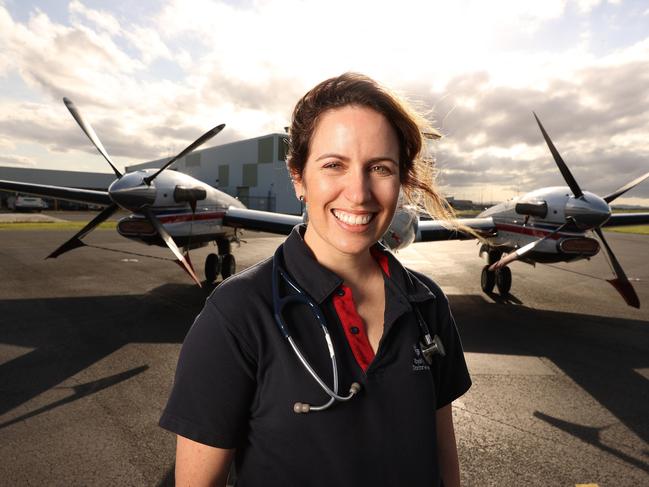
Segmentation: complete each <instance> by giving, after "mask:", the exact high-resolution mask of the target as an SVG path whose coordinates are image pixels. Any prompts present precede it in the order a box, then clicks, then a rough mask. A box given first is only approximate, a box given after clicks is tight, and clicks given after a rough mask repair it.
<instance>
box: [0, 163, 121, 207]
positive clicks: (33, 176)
mask: <svg viewBox="0 0 649 487" xmlns="http://www.w3.org/2000/svg"><path fill="white" fill-rule="evenodd" d="M0 179H3V180H5V181H19V182H21V183H33V184H47V185H50V186H68V187H71V188H82V189H94V190H104V191H105V190H106V188H108V186H109V185H110V183H112V182H113V181H114V180H115V175H114V174H113V173H100V172H81V171H58V170H52V169H35V168H32V167H10V166H4V167H3V166H0ZM10 194H11V192H7V191H0V206H1V207H6V206H7V197H8V196H9V195H10ZM44 199H45V200H46V201H47V202H48V203H49V206H50V208H54V209H57V208H61V209H76V208H79V207H82V206H84V205H80V204H77V203H68V202H63V201H59V202H55V201H54V200H50V199H49V198H44Z"/></svg>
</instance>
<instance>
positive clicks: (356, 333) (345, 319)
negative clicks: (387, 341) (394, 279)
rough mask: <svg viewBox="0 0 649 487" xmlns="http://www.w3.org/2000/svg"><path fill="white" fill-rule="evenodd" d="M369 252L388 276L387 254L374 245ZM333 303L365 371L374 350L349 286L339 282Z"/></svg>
mask: <svg viewBox="0 0 649 487" xmlns="http://www.w3.org/2000/svg"><path fill="white" fill-rule="evenodd" d="M370 253H371V254H372V257H374V260H376V261H377V262H378V263H379V265H380V266H381V269H383V272H384V273H385V275H386V276H388V277H390V269H389V268H388V256H387V255H385V254H384V253H383V252H381V251H380V250H378V249H376V248H375V247H372V248H370ZM333 303H334V308H335V309H336V314H337V315H338V318H339V319H340V322H341V323H342V325H343V330H345V336H346V337H347V342H348V343H349V346H350V348H351V349H352V352H353V354H354V357H355V358H356V362H357V363H358V365H360V367H361V368H362V369H363V371H366V370H367V368H368V367H369V365H370V362H372V360H373V359H374V350H372V346H371V345H370V340H369V338H368V336H367V328H366V326H365V322H364V321H363V318H361V316H360V315H359V314H358V311H356V305H355V304H354V297H353V296H352V290H351V288H349V287H348V286H345V285H344V284H341V286H340V287H339V288H338V289H337V290H336V292H335V294H334V297H333Z"/></svg>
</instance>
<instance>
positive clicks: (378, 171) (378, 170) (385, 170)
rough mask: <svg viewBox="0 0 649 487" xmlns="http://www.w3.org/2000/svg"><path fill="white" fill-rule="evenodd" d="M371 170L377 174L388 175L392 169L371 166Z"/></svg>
mask: <svg viewBox="0 0 649 487" xmlns="http://www.w3.org/2000/svg"><path fill="white" fill-rule="evenodd" d="M371 170H372V172H374V173H376V174H379V175H381V176H388V175H390V174H392V171H391V170H390V169H389V168H388V167H386V166H372V169H371Z"/></svg>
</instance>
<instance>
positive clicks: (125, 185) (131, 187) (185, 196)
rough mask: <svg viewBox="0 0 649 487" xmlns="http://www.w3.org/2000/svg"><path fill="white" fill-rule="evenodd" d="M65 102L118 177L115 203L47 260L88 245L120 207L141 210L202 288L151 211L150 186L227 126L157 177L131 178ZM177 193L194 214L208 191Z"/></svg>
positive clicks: (113, 194) (205, 137)
mask: <svg viewBox="0 0 649 487" xmlns="http://www.w3.org/2000/svg"><path fill="white" fill-rule="evenodd" d="M63 102H64V103H65V106H66V107H67V109H68V110H69V111H70V113H71V114H72V116H73V117H74V119H75V120H76V122H77V123H78V124H79V126H80V127H81V130H83V132H84V133H85V134H86V136H87V137H88V139H90V141H91V142H92V144H93V145H94V146H95V147H96V148H97V150H98V151H99V153H100V154H101V155H102V156H103V157H104V159H106V161H107V162H108V164H110V167H111V168H112V169H113V172H114V173H115V176H117V179H116V180H115V181H114V182H113V183H112V184H111V185H110V187H109V188H108V195H109V197H110V199H111V200H112V201H113V203H112V204H111V205H110V206H108V207H106V208H105V209H104V210H102V211H101V212H100V213H99V214H98V215H97V216H96V217H95V218H93V219H92V220H91V221H90V222H89V223H88V224H87V225H86V226H84V227H83V228H82V229H81V230H80V231H79V232H77V233H76V234H75V235H74V236H73V237H72V238H70V239H69V240H68V241H66V242H65V243H64V244H63V245H61V246H60V247H59V248H57V249H56V250H55V251H54V252H52V253H51V254H50V255H48V256H47V258H48V259H49V258H56V257H58V256H59V255H61V254H64V253H65V252H68V251H70V250H73V249H76V248H78V247H82V246H84V245H85V244H84V243H83V241H82V240H81V239H82V238H83V237H85V236H86V235H87V234H89V233H90V232H91V231H92V230H94V229H95V228H96V227H97V226H98V225H99V224H101V223H102V222H104V221H105V220H107V219H108V218H109V217H110V216H111V215H112V214H113V213H115V212H116V211H117V210H118V209H119V208H120V206H121V207H123V208H126V209H128V210H131V211H138V212H142V213H143V214H144V216H145V217H146V219H147V220H148V221H149V222H150V223H151V225H152V226H153V228H155V230H156V232H157V233H158V235H159V236H160V238H161V239H162V240H163V241H164V243H165V244H166V245H167V247H169V249H170V250H171V252H172V253H173V254H174V255H175V256H176V258H177V259H178V262H179V264H180V265H181V267H182V268H183V269H184V270H185V271H186V272H187V273H188V274H189V275H190V277H191V278H192V279H193V280H194V281H195V282H196V284H198V285H199V286H200V285H201V283H200V281H199V279H198V277H196V274H195V273H194V269H193V267H192V265H191V261H190V260H189V255H187V256H186V257H185V256H184V255H183V254H182V252H181V251H180V249H179V248H178V246H177V245H176V243H175V242H174V240H173V237H172V236H171V235H170V234H169V232H167V230H166V229H165V227H164V225H163V224H162V223H161V222H160V220H159V219H158V218H157V217H156V216H155V214H154V213H153V211H151V205H152V204H153V203H154V202H155V193H156V190H155V186H154V187H151V183H152V181H153V180H154V179H155V178H156V177H158V175H159V174H160V173H162V171H164V170H165V169H166V168H167V167H169V166H170V165H171V164H173V163H174V162H175V161H176V160H178V159H180V158H182V157H184V156H186V155H187V154H189V153H190V152H192V151H193V150H195V149H196V148H198V147H199V146H201V145H203V144H204V143H205V142H207V141H208V140H210V139H211V138H212V137H214V136H215V135H216V134H218V133H219V132H221V130H223V128H224V127H225V124H221V125H217V126H216V127H214V128H212V129H211V130H208V131H207V132H205V133H204V134H203V135H201V136H200V137H199V138H198V139H196V140H195V141H194V142H192V143H191V144H189V145H188V146H187V147H186V148H185V149H183V150H182V151H181V152H179V153H178V154H177V155H176V156H175V157H173V158H171V159H170V160H169V161H167V162H166V163H165V164H164V166H162V167H161V168H160V169H158V170H157V171H156V172H155V173H154V174H152V175H150V176H147V177H145V178H143V179H142V178H141V176H140V177H139V178H140V179H137V180H136V179H134V178H133V177H132V176H135V174H133V173H131V174H122V173H120V171H119V170H118V169H117V167H115V165H114V164H113V161H112V160H111V158H110V156H109V155H108V152H107V151H106V149H105V148H104V146H103V145H102V143H101V141H100V140H99V137H97V134H96V133H95V131H94V130H93V128H92V126H91V125H90V124H89V123H88V122H87V121H86V120H85V119H84V118H83V117H82V116H81V113H80V112H79V110H78V109H77V107H76V106H75V105H74V103H72V101H71V100H69V99H68V98H63ZM175 193H178V198H176V199H177V201H178V202H181V201H187V202H188V203H189V205H190V207H191V208H192V211H195V209H196V200H198V199H204V198H205V191H204V190H202V189H201V188H197V189H192V188H190V189H187V188H176V191H175Z"/></svg>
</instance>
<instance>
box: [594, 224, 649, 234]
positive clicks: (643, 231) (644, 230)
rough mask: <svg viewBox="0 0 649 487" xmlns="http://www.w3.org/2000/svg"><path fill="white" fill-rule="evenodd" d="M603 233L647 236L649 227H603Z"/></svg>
mask: <svg viewBox="0 0 649 487" xmlns="http://www.w3.org/2000/svg"><path fill="white" fill-rule="evenodd" d="M604 231H605V232H617V233H635V234H637V235H649V225H629V226H626V227H605V228H604Z"/></svg>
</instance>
